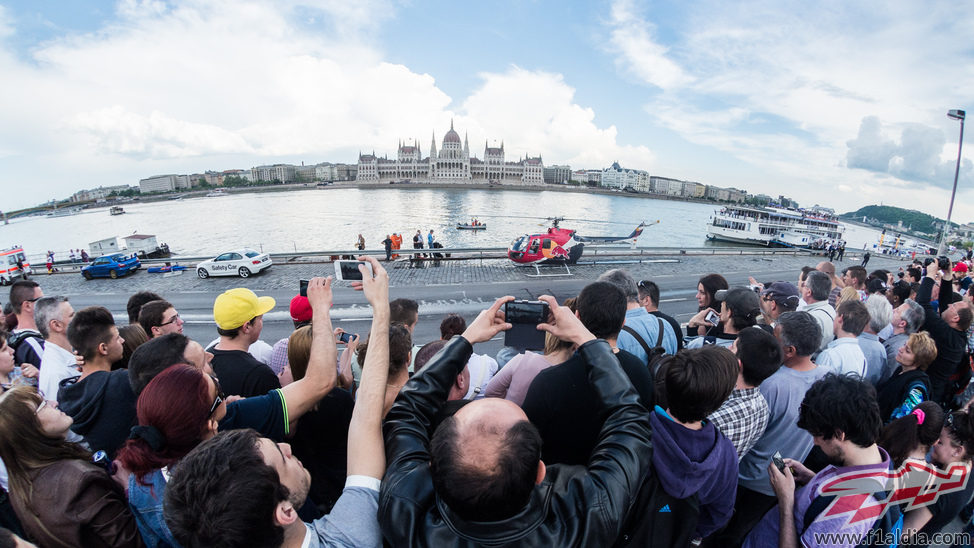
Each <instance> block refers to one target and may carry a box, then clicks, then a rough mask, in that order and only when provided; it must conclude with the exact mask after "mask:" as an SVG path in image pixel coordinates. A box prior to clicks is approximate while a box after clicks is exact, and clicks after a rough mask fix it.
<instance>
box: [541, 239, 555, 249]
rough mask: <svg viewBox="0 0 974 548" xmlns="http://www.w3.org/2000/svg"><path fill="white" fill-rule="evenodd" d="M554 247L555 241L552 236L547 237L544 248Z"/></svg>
mask: <svg viewBox="0 0 974 548" xmlns="http://www.w3.org/2000/svg"><path fill="white" fill-rule="evenodd" d="M553 247H555V242H553V241H551V238H545V239H544V248H545V249H551V248H553Z"/></svg>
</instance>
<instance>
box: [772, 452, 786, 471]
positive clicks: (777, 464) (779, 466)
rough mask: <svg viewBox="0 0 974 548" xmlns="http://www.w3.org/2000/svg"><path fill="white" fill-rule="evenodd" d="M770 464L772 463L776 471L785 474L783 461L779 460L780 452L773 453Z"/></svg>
mask: <svg viewBox="0 0 974 548" xmlns="http://www.w3.org/2000/svg"><path fill="white" fill-rule="evenodd" d="M771 462H773V463H774V465H775V468H777V469H778V471H779V472H781V473H782V474H784V473H785V459H783V458H781V452H780V451H775V452H774V455H771Z"/></svg>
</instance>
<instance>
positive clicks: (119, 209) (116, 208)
mask: <svg viewBox="0 0 974 548" xmlns="http://www.w3.org/2000/svg"><path fill="white" fill-rule="evenodd" d="M108 213H109V214H110V215H122V214H123V213H125V210H124V209H122V206H112V208H111V209H109V210H108Z"/></svg>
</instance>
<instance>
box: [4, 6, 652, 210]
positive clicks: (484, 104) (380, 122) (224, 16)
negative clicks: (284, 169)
mask: <svg viewBox="0 0 974 548" xmlns="http://www.w3.org/2000/svg"><path fill="white" fill-rule="evenodd" d="M394 11H395V10H394V9H393V7H392V6H391V4H390V3H389V2H388V0H372V1H369V2H355V3H350V2H343V1H339V0H304V1H301V0H291V1H288V2H284V3H278V2H272V1H270V0H252V1H249V2H236V1H234V2H230V1H229V0H212V1H210V0H206V1H204V0H184V1H181V2H162V1H156V0H122V1H121V2H120V3H119V4H118V5H117V9H116V17H115V18H114V19H113V20H111V21H109V22H107V23H105V25H104V26H103V27H102V28H100V29H98V30H97V31H95V32H91V33H88V34H82V35H71V36H64V37H62V38H59V39H57V40H54V41H51V42H49V43H45V44H41V45H39V46H38V47H37V48H36V49H34V50H32V52H31V55H32V57H31V58H30V59H29V60H28V61H26V62H25V61H23V60H19V59H17V58H16V56H15V55H12V54H11V52H10V51H9V50H8V49H5V48H4V47H3V46H2V45H0V73H2V74H4V76H5V79H8V80H9V81H14V82H17V83H18V85H17V86H3V87H2V88H0V155H5V156H7V157H8V158H13V159H14V161H12V162H9V163H7V164H6V165H5V171H4V173H3V174H2V175H0V184H4V185H8V184H12V182H13V181H15V180H18V179H23V178H25V177H29V178H32V179H33V180H37V181H39V183H40V184H39V185H38V188H37V189H34V191H35V192H37V194H31V193H30V192H31V189H26V190H25V191H24V192H23V193H19V194H18V195H17V199H19V200H22V203H19V204H17V205H21V206H24V205H31V204H33V203H36V202H38V201H40V200H46V199H49V198H51V197H52V195H55V196H58V195H60V196H67V195H68V194H70V193H71V192H73V191H75V190H77V189H79V188H83V187H93V186H98V185H101V184H122V183H127V184H135V183H137V182H138V180H139V179H140V178H142V177H145V176H148V175H152V174H155V173H161V172H194V171H203V170H205V169H229V168H248V167H251V166H253V165H258V164H262V163H269V162H273V161H295V160H296V159H300V160H306V161H308V162H317V161H325V160H331V161H345V162H354V161H355V157H354V151H355V150H356V149H360V150H363V151H364V150H368V151H371V150H373V149H375V150H376V152H378V153H380V154H382V153H384V152H385V153H389V154H394V153H395V144H396V142H397V140H398V139H399V138H405V139H409V138H412V137H417V138H419V139H420V144H421V146H422V147H423V149H424V152H428V144H429V140H428V139H429V135H430V131H431V130H434V131H437V132H438V134H439V137H440V138H442V132H444V131H445V129H446V128H447V127H448V124H449V121H450V119H451V118H452V117H456V118H457V127H458V129H460V130H461V131H462V130H464V129H467V130H469V132H470V134H471V135H472V136H473V135H477V140H476V141H474V140H472V143H473V146H472V148H473V151H472V152H473V153H474V154H478V155H480V154H482V152H480V149H479V147H481V146H482V143H483V141H482V139H486V138H491V139H504V140H505V143H506V148H507V151H508V156H509V157H514V156H518V155H522V154H532V155H538V154H543V155H544V157H545V159H546V161H549V162H552V161H555V160H557V161H560V162H563V161H573V162H575V161H577V162H581V163H583V164H585V165H593V166H594V165H605V164H607V163H609V162H611V161H613V160H619V161H621V162H623V163H628V164H630V165H635V166H639V167H643V166H646V165H648V164H650V163H651V162H652V160H653V156H652V154H651V153H650V152H649V150H648V149H647V148H646V147H624V146H619V145H618V144H617V142H616V130H615V128H614V127H611V126H610V127H608V128H599V127H596V126H595V124H594V118H595V115H594V112H593V111H592V110H591V109H590V108H585V107H582V106H579V105H578V104H576V103H575V102H574V89H573V88H571V87H570V86H569V85H567V84H566V83H565V82H564V81H563V79H562V77H561V76H560V75H557V74H549V73H544V72H532V71H527V70H523V69H519V68H516V67H515V68H512V69H510V70H509V71H507V72H505V73H502V74H483V75H481V77H482V78H483V85H482V86H481V87H480V88H479V89H478V90H476V91H475V92H474V93H473V94H472V95H471V96H470V97H468V98H466V99H464V100H463V101H462V104H460V105H457V104H456V103H455V101H454V100H453V99H452V98H451V97H449V96H448V95H446V94H445V93H444V92H443V91H442V90H441V89H440V88H438V87H437V83H436V81H435V79H434V78H433V76H430V75H428V74H418V73H416V72H414V71H413V70H411V69H410V68H409V67H407V66H403V65H400V64H393V63H389V62H386V61H384V60H383V57H384V55H383V52H382V51H381V49H380V48H379V47H378V46H376V45H375V44H374V43H373V41H372V38H371V36H372V34H373V33H376V32H377V30H376V24H377V23H379V22H382V21H383V20H385V19H387V18H389V17H391V16H392V15H393V14H394ZM3 20H4V19H3V12H2V11H0V29H2V28H3ZM438 146H439V143H438ZM40 158H44V161H40ZM227 162H237V164H236V165H228V164H227ZM7 207H10V206H7Z"/></svg>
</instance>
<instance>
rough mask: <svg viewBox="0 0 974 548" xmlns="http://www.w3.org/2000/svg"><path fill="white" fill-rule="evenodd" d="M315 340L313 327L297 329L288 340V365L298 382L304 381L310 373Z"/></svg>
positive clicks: (307, 326)
mask: <svg viewBox="0 0 974 548" xmlns="http://www.w3.org/2000/svg"><path fill="white" fill-rule="evenodd" d="M313 338H314V337H313V336H312V333H311V326H310V325H306V326H304V327H301V328H298V329H296V330H295V331H294V333H291V336H290V337H288V339H287V363H288V365H290V366H291V376H292V377H293V378H294V380H296V381H299V380H301V379H303V378H304V374H305V373H307V372H308V362H309V361H311V341H312V340H313Z"/></svg>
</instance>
